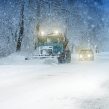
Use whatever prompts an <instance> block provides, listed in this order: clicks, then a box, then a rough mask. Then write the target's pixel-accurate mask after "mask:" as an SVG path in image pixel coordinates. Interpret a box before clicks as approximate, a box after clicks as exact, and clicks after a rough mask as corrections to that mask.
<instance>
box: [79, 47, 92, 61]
mask: <svg viewBox="0 0 109 109" xmlns="http://www.w3.org/2000/svg"><path fill="white" fill-rule="evenodd" d="M79 60H80V61H93V60H94V52H93V50H92V49H82V50H80V52H79Z"/></svg>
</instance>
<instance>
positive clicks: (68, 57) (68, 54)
mask: <svg viewBox="0 0 109 109" xmlns="http://www.w3.org/2000/svg"><path fill="white" fill-rule="evenodd" d="M65 57H66V63H71V52H70V50H67V51H66V56H65Z"/></svg>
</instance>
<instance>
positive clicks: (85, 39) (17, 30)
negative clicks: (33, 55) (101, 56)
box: [0, 0, 109, 56]
mask: <svg viewBox="0 0 109 109" xmlns="http://www.w3.org/2000/svg"><path fill="white" fill-rule="evenodd" d="M105 4H106V0H0V24H1V25H0V56H5V55H9V54H11V53H13V52H16V51H25V50H32V49H34V45H35V40H36V38H37V29H39V28H40V29H43V30H44V29H47V30H49V29H50V28H51V27H52V28H53V27H54V28H59V29H61V31H63V32H65V34H66V35H67V37H68V39H69V40H70V42H69V43H70V47H71V49H72V50H76V49H78V48H79V46H81V44H82V46H90V47H91V48H93V49H96V48H98V49H99V51H108V50H109V45H108V43H109V36H108V34H109V13H108V11H107V10H106V9H105ZM39 24H40V27H39Z"/></svg>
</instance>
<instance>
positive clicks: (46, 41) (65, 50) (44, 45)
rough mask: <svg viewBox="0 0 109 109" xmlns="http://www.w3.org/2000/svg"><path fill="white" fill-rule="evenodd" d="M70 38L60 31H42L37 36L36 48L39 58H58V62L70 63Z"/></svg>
mask: <svg viewBox="0 0 109 109" xmlns="http://www.w3.org/2000/svg"><path fill="white" fill-rule="evenodd" d="M68 43H69V41H68V39H67V38H66V36H65V35H64V34H62V33H58V31H56V32H53V33H51V34H46V35H45V34H44V32H41V33H40V34H39V35H38V37H37V43H36V50H37V51H38V54H37V55H35V57H37V58H51V59H52V58H57V60H58V63H70V62H71V52H70V49H69V47H68Z"/></svg>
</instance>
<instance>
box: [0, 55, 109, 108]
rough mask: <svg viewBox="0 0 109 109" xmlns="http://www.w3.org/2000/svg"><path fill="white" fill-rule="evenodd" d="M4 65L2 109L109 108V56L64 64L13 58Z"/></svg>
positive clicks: (0, 72)
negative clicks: (90, 60)
mask: <svg viewBox="0 0 109 109" xmlns="http://www.w3.org/2000/svg"><path fill="white" fill-rule="evenodd" d="M0 64H1V66H0V109H109V53H102V54H99V55H98V56H97V57H96V59H95V61H94V62H78V61H76V59H74V57H73V58H72V63H71V64H63V65H58V64H56V63H54V64H52V63H49V64H42V62H40V61H39V60H30V61H28V62H26V61H23V56H18V55H12V56H9V57H8V58H3V59H0ZM2 64H3V65H2ZM6 64H7V65H6Z"/></svg>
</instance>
